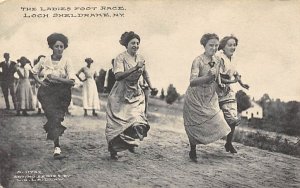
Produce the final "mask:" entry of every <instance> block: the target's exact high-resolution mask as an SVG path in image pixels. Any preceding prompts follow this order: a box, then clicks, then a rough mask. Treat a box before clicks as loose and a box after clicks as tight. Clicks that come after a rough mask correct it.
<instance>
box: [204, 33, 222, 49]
mask: <svg viewBox="0 0 300 188" xmlns="http://www.w3.org/2000/svg"><path fill="white" fill-rule="evenodd" d="M210 39H217V40H219V37H218V35H217V34H215V33H206V34H204V35H203V36H202V37H201V39H200V44H202V45H203V46H204V47H205V46H206V44H207V42H208V41H209V40H210Z"/></svg>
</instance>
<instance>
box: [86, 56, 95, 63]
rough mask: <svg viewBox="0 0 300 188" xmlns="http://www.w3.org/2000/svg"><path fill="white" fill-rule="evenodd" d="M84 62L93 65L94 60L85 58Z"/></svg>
mask: <svg viewBox="0 0 300 188" xmlns="http://www.w3.org/2000/svg"><path fill="white" fill-rule="evenodd" d="M84 61H85V62H87V63H93V62H94V60H93V59H92V58H90V57H88V58H85V60H84Z"/></svg>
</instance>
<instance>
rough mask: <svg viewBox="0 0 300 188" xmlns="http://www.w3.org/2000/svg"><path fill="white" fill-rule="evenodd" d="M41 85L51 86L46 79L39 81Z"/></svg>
mask: <svg viewBox="0 0 300 188" xmlns="http://www.w3.org/2000/svg"><path fill="white" fill-rule="evenodd" d="M38 83H39V84H40V85H41V86H44V87H47V86H49V83H47V82H44V81H40V82H38Z"/></svg>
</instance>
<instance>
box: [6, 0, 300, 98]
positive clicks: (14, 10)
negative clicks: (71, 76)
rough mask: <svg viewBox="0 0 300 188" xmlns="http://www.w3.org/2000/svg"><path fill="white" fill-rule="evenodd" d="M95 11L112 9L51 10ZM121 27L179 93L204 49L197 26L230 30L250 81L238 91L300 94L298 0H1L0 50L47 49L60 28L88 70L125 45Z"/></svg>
mask: <svg viewBox="0 0 300 188" xmlns="http://www.w3.org/2000/svg"><path fill="white" fill-rule="evenodd" d="M41 7H42V8H41ZM68 7H69V8H70V9H71V10H69V11H68V10H67V8H68ZM89 7H90V8H89ZM91 7H95V10H93V8H91ZM104 7H105V8H106V10H101V8H104ZM110 7H121V8H119V9H121V10H107V9H109V8H110ZM100 13H101V14H105V13H108V14H109V15H111V17H88V18H82V17H53V16H55V14H69V16H70V14H73V16H74V15H78V14H100ZM113 14H117V15H119V16H113ZM25 15H26V17H24V16H25ZM37 15H40V16H45V17H43V18H42V17H40V18H38V17H37ZM120 15H124V16H123V17H122V16H120ZM31 16H32V17H31ZM125 31H134V32H136V33H137V34H139V35H140V37H141V44H140V49H139V53H140V54H142V55H143V56H144V57H145V59H146V67H147V69H148V72H149V74H150V78H151V81H152V84H153V85H154V87H156V88H158V89H159V90H161V89H162V88H164V89H165V90H166V89H167V87H168V85H169V84H173V85H174V86H175V87H176V89H177V91H178V92H179V93H180V94H184V93H185V91H186V89H187V87H188V85H189V75H190V69H191V64H192V61H193V60H194V59H195V58H196V57H197V56H199V55H200V54H202V53H203V52H204V50H203V47H202V46H201V45H200V38H201V36H202V35H203V34H205V33H216V34H218V36H219V37H220V38H222V37H224V36H226V35H230V34H234V35H235V36H236V37H237V38H238V39H239V44H238V47H237V50H236V52H235V61H236V62H237V64H238V71H239V72H240V74H241V75H242V79H243V81H244V82H245V83H247V84H249V85H250V89H249V90H244V91H245V92H246V93H247V94H248V95H250V96H251V97H254V98H255V99H256V100H258V99H259V98H260V97H261V96H262V95H263V94H265V93H267V94H269V96H270V97H271V98H273V99H277V98H278V99H280V100H282V101H286V102H287V101H291V100H296V101H300V84H299V83H298V82H299V81H300V74H299V70H300V64H299V62H298V60H299V59H300V53H299V52H300V47H299V46H300V2H299V1H296V0H295V1H293V0H291V1H275V0H273V1H267V0H261V1H256V0H253V1H246V0H231V1H225V0H212V1H204V0H198V1H195V0H186V1H181V0H172V1H171V0H147V1H146V0H141V1H134V0H123V1H93V0H77V1H72V2H71V1H57V0H54V1H51V3H49V2H48V1H41V0H40V1H38V0H35V1H33V0H26V1H25V0H19V1H17V0H2V1H1V0H0V44H1V47H0V54H3V53H4V52H9V53H10V55H11V59H12V60H16V59H18V58H20V57H21V56H26V57H28V58H29V59H31V60H33V59H34V58H36V57H37V56H39V55H40V54H44V55H50V54H51V52H52V51H51V50H50V49H49V48H48V45H47V41H46V38H47V36H48V35H50V34H51V33H54V32H60V33H63V34H65V35H66V36H67V37H68V38H69V47H68V48H67V49H66V50H65V52H64V55H66V56H68V57H70V58H71V59H72V62H73V64H74V69H75V70H76V71H77V70H79V68H80V67H82V66H85V62H84V59H85V58H86V57H91V58H92V59H94V62H95V63H94V64H93V66H94V68H95V70H100V69H101V68H103V69H105V70H107V69H109V68H110V67H111V59H112V58H115V57H116V56H117V55H118V54H119V53H121V52H123V51H125V50H126V49H125V48H124V47H123V46H121V45H120V44H119V39H120V36H121V34H122V33H123V32H125ZM1 58H2V59H3V57H2V56H1V57H0V60H1Z"/></svg>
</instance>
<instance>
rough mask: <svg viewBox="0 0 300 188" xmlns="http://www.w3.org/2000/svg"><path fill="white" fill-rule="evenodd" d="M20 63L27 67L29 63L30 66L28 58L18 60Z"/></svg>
mask: <svg viewBox="0 0 300 188" xmlns="http://www.w3.org/2000/svg"><path fill="white" fill-rule="evenodd" d="M18 62H20V63H21V66H25V65H26V64H27V63H28V64H30V61H29V59H27V58H26V57H24V56H22V57H21V58H20V59H18Z"/></svg>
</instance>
